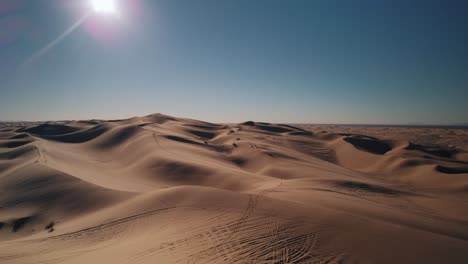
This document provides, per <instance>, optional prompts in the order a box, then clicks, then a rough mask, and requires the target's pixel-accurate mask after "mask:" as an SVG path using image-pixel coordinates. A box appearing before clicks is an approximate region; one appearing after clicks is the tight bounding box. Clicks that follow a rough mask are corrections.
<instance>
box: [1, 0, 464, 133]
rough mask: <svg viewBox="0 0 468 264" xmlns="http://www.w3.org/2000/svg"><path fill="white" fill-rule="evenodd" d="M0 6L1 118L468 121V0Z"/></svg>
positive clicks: (125, 0) (166, 0)
mask: <svg viewBox="0 0 468 264" xmlns="http://www.w3.org/2000/svg"><path fill="white" fill-rule="evenodd" d="M88 1H89V0H74V1H65V0H62V1H61V0H35V1H25V0H24V1H22V0H14V1H13V0H5V1H2V2H0V78H1V85H0V90H1V91H0V120H57V119H89V118H104V119H110V118H123V117H131V116H138V115H146V114H150V113H156V112H162V113H166V114H169V115H174V116H181V117H191V118H197V119H202V120H207V121H214V122H241V121H245V120H257V121H269V122H290V123H298V122H300V123H372V124H375V123H379V124H386V123H391V124H406V123H426V124H429V123H430V124H449V123H468V85H467V84H468V52H467V48H466V47H468V41H467V40H468V21H467V20H468V16H467V13H468V2H466V1H442V0H441V1H433V0H426V1H422V0H415V1H403V0H393V1H383V0H382V1H375V0H361V1H347V0H342V1H339V0H328V1H325V0H323V1H321V0H289V1H285V0H223V1H219V0H197V1H193V0H146V1H145V0H120V1H119V0H117V1H119V3H118V4H119V10H120V16H119V17H113V16H109V15H103V14H95V13H93V14H91V16H90V17H89V18H88V19H87V20H86V21H85V22H84V23H83V24H82V25H81V26H80V27H78V28H77V29H76V30H75V31H73V32H72V33H71V34H70V35H68V36H67V37H66V38H64V39H63V40H62V41H61V42H60V43H58V44H57V45H56V46H54V47H53V48H52V49H50V50H49V51H48V52H47V53H45V54H43V55H42V56H40V57H38V58H36V59H35V60H34V61H33V62H31V63H28V64H26V65H23V64H24V63H25V62H26V61H28V59H30V58H31V56H32V55H33V54H34V53H35V52H37V51H38V50H40V49H41V48H43V47H44V46H46V45H47V44H48V43H50V42H51V41H52V40H54V39H55V38H56V37H57V36H59V35H60V34H62V33H63V32H64V31H65V30H66V29H67V28H69V27H70V26H71V25H72V24H73V23H75V22H76V21H77V20H78V19H79V18H80V17H81V16H82V15H83V14H84V13H85V12H87V9H88V6H89V3H88Z"/></svg>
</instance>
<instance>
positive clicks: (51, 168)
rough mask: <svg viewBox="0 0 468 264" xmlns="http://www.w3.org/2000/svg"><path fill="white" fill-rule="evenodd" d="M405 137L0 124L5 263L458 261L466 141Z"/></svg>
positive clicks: (193, 124)
mask: <svg viewBox="0 0 468 264" xmlns="http://www.w3.org/2000/svg"><path fill="white" fill-rule="evenodd" d="M395 129H396V128H395ZM398 129H400V130H401V131H402V132H401V133H398V135H396V134H391V133H390V134H389V130H388V129H386V130H384V129H383V128H378V129H374V130H372V129H370V128H354V127H351V128H349V127H344V128H339V127H332V126H307V125H290V124H271V123H265V122H254V121H247V122H244V123H240V124H213V123H209V122H204V121H198V120H192V119H186V118H177V117H171V116H167V115H163V114H153V115H149V116H144V117H133V118H129V119H121V120H109V121H106V120H84V121H66V122H46V123H39V124H31V125H27V124H25V125H17V126H14V125H13V126H11V125H10V126H8V127H3V128H1V130H0V263H39V262H44V263H86V262H88V263H154V262H155V261H156V262H158V263H272V264H273V263H395V261H396V262H399V263H448V262H450V263H466V261H468V251H467V250H466V249H467V248H468V228H467V227H468V211H467V210H466V208H467V207H466V206H467V205H468V191H467V190H468V187H467V186H468V160H467V159H466V157H468V149H467V148H466V142H464V141H460V140H459V139H457V138H456V137H457V133H462V134H460V135H463V136H465V135H468V132H467V131H465V130H456V131H451V134H453V135H454V137H455V138H454V139H450V138H448V136H446V137H440V138H441V139H440V143H441V144H440V145H435V144H431V145H428V144H425V143H427V142H428V141H424V140H423V139H420V138H419V139H418V141H417V142H413V141H412V139H414V138H413V137H405V138H404V137H402V135H412V134H411V133H422V132H421V131H417V130H416V131H414V129H413V130H411V129H410V128H408V129H410V130H411V131H410V132H411V133H410V132H408V131H407V130H405V129H406V128H398ZM436 132H437V133H439V132H438V131H426V130H424V133H427V134H428V135H433V134H434V133H436ZM445 132H446V131H443V133H445ZM431 133H432V134H431ZM440 133H442V132H440ZM444 135H449V134H448V132H447V134H444ZM460 135H458V136H460ZM415 138H416V137H415ZM449 141H450V144H449ZM453 142H455V143H456V144H458V145H456V146H455V145H453V144H455V143H453Z"/></svg>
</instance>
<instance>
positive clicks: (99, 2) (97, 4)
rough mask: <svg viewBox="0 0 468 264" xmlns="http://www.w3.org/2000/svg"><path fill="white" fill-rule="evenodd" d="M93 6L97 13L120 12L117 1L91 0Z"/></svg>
mask: <svg viewBox="0 0 468 264" xmlns="http://www.w3.org/2000/svg"><path fill="white" fill-rule="evenodd" d="M91 6H92V8H93V10H94V12H96V13H104V14H116V13H117V12H118V10H117V4H116V2H115V0H91Z"/></svg>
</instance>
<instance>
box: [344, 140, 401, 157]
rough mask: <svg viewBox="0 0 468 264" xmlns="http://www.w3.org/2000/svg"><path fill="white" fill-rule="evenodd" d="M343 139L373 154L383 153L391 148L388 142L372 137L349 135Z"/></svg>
mask: <svg viewBox="0 0 468 264" xmlns="http://www.w3.org/2000/svg"><path fill="white" fill-rule="evenodd" d="M343 139H344V140H345V141H346V142H349V143H351V144H352V145H353V146H355V147H356V148H357V149H360V150H364V151H368V152H371V153H374V154H379V155H383V154H385V153H387V152H389V151H390V150H392V148H391V147H390V145H389V144H387V143H385V142H383V141H380V140H377V139H374V138H369V137H360V136H350V137H345V138H343Z"/></svg>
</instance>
